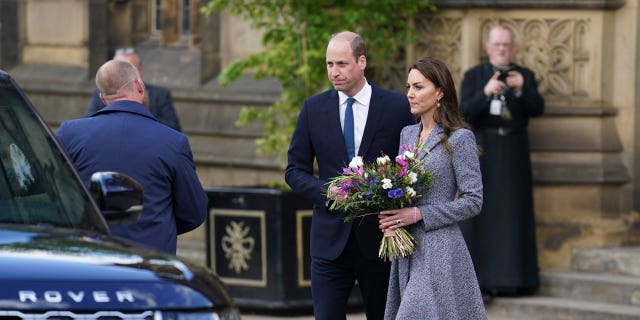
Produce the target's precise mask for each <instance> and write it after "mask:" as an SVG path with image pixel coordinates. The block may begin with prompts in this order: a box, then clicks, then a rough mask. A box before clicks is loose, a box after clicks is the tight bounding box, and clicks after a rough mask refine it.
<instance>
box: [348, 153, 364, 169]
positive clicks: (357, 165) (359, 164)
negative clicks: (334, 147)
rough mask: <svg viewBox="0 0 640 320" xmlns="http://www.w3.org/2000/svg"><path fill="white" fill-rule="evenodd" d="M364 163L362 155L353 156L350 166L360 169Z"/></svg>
mask: <svg viewBox="0 0 640 320" xmlns="http://www.w3.org/2000/svg"><path fill="white" fill-rule="evenodd" d="M363 165H364V162H363V161H362V157H360V156H357V157H353V159H351V162H349V167H351V168H354V169H358V168H360V167H362V166H363Z"/></svg>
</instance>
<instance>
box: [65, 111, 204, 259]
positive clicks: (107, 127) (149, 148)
mask: <svg viewBox="0 0 640 320" xmlns="http://www.w3.org/2000/svg"><path fill="white" fill-rule="evenodd" d="M56 137H57V138H58V140H59V141H60V143H61V144H62V145H63V146H64V148H65V149H66V151H67V153H68V154H69V156H70V157H71V159H72V160H73V161H74V163H75V164H76V166H77V168H78V170H79V171H80V174H81V176H82V179H83V181H84V183H85V184H86V185H87V186H89V183H90V179H91V175H92V174H93V173H94V172H97V171H118V172H122V173H124V174H126V175H128V176H130V177H132V178H134V179H135V180H137V181H138V182H139V183H140V184H141V185H142V187H143V188H144V210H143V212H142V214H141V216H140V219H138V220H137V221H133V222H126V223H119V224H112V225H111V226H110V227H111V231H112V232H113V233H114V234H115V235H118V236H122V237H124V238H128V239H131V240H134V241H136V242H138V243H139V244H141V245H144V246H146V247H151V248H155V249H158V250H161V251H165V252H169V253H173V254H175V252H176V242H177V239H176V236H177V234H181V233H185V232H188V231H191V230H193V229H195V228H196V227H198V226H199V225H201V224H202V222H204V219H205V217H206V215H207V201H208V200H207V196H206V194H205V192H204V190H203V189H202V185H201V184H200V181H199V179H198V176H197V174H196V171H195V164H194V162H193V157H192V154H191V147H190V146H189V141H188V140H187V137H186V136H185V135H184V134H182V133H180V132H178V131H175V130H173V129H171V128H169V127H167V126H165V125H163V124H161V123H159V122H158V121H157V120H156V119H155V118H154V117H153V115H152V114H151V113H150V112H149V110H148V109H147V108H146V107H145V106H144V105H142V104H140V103H137V102H134V101H118V102H114V103H112V104H110V105H109V106H108V107H106V108H104V109H102V110H100V111H98V112H96V113H95V114H93V115H92V116H91V117H89V118H82V119H75V120H70V121H65V122H63V123H62V124H61V125H60V128H59V129H58V130H57V131H56Z"/></svg>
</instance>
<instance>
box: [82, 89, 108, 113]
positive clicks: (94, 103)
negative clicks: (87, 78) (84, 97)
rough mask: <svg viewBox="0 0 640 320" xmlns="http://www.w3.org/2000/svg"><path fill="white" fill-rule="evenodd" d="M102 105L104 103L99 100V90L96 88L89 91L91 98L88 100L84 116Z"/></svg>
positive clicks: (102, 106)
mask: <svg viewBox="0 0 640 320" xmlns="http://www.w3.org/2000/svg"><path fill="white" fill-rule="evenodd" d="M104 107H105V106H104V103H103V102H102V100H100V92H99V91H98V89H94V90H93V92H92V93H91V100H90V101H89V106H88V107H87V111H86V112H85V113H84V116H85V117H88V116H90V115H92V114H94V113H95V112H96V111H98V110H100V109H102V108H104Z"/></svg>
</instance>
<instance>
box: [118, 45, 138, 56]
mask: <svg viewBox="0 0 640 320" xmlns="http://www.w3.org/2000/svg"><path fill="white" fill-rule="evenodd" d="M134 53H136V50H135V49H134V48H131V47H129V48H118V49H116V51H115V54H116V55H118V54H125V55H128V54H134Z"/></svg>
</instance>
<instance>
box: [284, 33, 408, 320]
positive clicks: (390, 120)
mask: <svg viewBox="0 0 640 320" xmlns="http://www.w3.org/2000/svg"><path fill="white" fill-rule="evenodd" d="M365 54H366V52H365V44H364V40H363V39H362V37H360V36H359V35H358V34H355V33H353V32H349V31H345V32H340V33H338V34H334V35H333V36H332V37H331V39H330V41H329V44H328V46H327V51H326V63H327V73H328V76H329V80H330V81H331V82H332V84H333V87H334V88H333V89H331V90H328V91H325V92H322V93H320V94H317V95H314V96H312V97H310V98H307V99H306V100H305V102H304V105H303V106H302V110H301V111H300V115H299V118H298V122H297V124H296V129H295V131H294V134H293V137H292V139H291V145H290V146H289V151H288V165H287V168H286V172H285V179H286V181H287V183H288V184H289V186H290V187H291V188H292V189H293V191H295V192H297V193H299V194H301V195H303V196H305V197H306V198H308V199H310V200H311V201H312V202H313V204H314V208H313V218H312V222H311V236H310V240H311V250H310V252H311V293H312V297H313V308H314V316H315V319H317V320H325V319H326V320H336V319H345V318H346V316H345V313H346V306H347V299H348V297H349V295H350V293H351V290H352V288H353V286H354V284H355V281H356V280H357V281H358V284H359V286H360V291H361V293H362V297H363V300H364V305H365V312H366V315H367V319H369V320H371V319H382V318H383V316H384V306H385V301H386V296H387V286H388V282H389V267H390V264H389V263H388V262H383V261H382V260H381V259H379V258H378V246H379V244H380V240H381V239H382V232H381V231H380V229H379V228H378V221H377V217H376V215H371V216H368V217H365V218H361V219H357V220H355V221H353V222H349V223H344V222H343V220H342V217H343V213H342V212H332V211H330V210H329V209H328V206H329V201H330V199H328V198H327V196H326V187H327V185H326V183H327V181H328V180H329V179H330V178H332V177H334V176H336V175H339V174H340V172H342V168H343V167H345V166H347V165H348V164H349V162H350V161H351V157H352V156H353V155H349V154H348V151H347V148H348V145H351V148H352V149H355V150H354V151H353V153H354V155H359V156H362V158H363V159H364V161H365V162H373V161H375V160H376V158H377V157H378V156H380V153H381V152H384V153H385V154H387V155H389V156H390V157H392V158H393V157H395V155H397V153H398V144H399V139H400V130H401V129H402V128H403V127H404V126H406V125H409V124H413V123H415V118H414V117H413V116H412V115H411V113H410V109H409V103H408V101H407V98H406V96H404V95H402V94H399V93H395V92H391V91H387V90H384V89H382V88H379V87H377V86H375V85H372V84H369V83H368V82H367V80H366V79H365V76H364V70H365V67H366V65H367V58H366V55H365ZM348 98H354V99H355V102H354V103H353V104H352V106H351V108H352V110H353V118H352V119H353V120H352V121H353V127H352V128H353V141H350V142H349V143H347V142H345V139H344V135H343V123H344V122H345V120H344V119H345V113H346V112H345V110H347V109H348V106H347V99H348ZM314 161H317V166H318V173H317V175H316V174H315V173H314Z"/></svg>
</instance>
